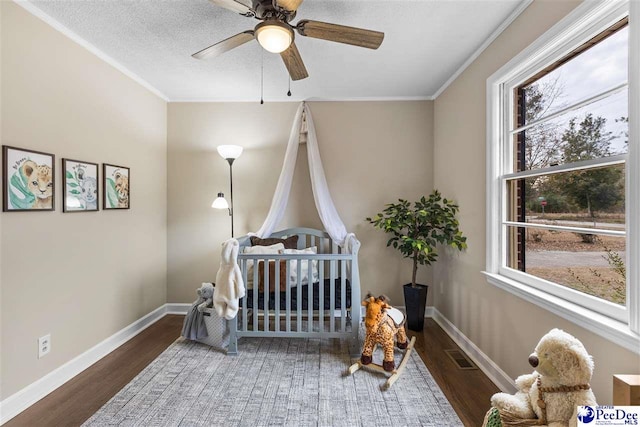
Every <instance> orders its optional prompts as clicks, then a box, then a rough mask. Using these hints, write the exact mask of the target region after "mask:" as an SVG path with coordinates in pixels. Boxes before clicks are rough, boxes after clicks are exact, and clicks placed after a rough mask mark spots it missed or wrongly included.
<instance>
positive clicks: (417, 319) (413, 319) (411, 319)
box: [404, 283, 429, 332]
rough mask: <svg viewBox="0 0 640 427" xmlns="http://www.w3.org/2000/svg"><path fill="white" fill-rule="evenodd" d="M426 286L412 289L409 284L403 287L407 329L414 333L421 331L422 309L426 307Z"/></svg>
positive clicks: (417, 285) (422, 323)
mask: <svg viewBox="0 0 640 427" xmlns="http://www.w3.org/2000/svg"><path fill="white" fill-rule="evenodd" d="M427 289H429V287H428V286H426V285H419V284H417V283H416V287H415V288H414V287H412V286H411V283H408V284H406V285H404V306H405V308H406V310H407V328H409V329H411V330H412V331H415V332H420V331H422V329H423V327H424V309H425V306H426V305H427Z"/></svg>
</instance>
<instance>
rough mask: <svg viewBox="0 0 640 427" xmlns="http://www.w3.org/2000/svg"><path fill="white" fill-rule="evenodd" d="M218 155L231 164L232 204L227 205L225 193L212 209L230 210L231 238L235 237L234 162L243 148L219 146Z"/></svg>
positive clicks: (220, 194) (216, 200) (219, 195)
mask: <svg viewBox="0 0 640 427" xmlns="http://www.w3.org/2000/svg"><path fill="white" fill-rule="evenodd" d="M218 154H220V156H222V158H223V159H225V160H226V161H227V162H229V182H230V190H231V203H227V200H226V199H225V198H224V193H222V192H220V193H218V197H217V198H216V199H215V200H214V201H213V203H212V204H211V207H212V208H216V209H228V210H229V216H230V217H231V237H234V235H233V162H234V160H235V159H237V158H238V157H240V155H241V154H242V147H240V146H239V145H219V146H218Z"/></svg>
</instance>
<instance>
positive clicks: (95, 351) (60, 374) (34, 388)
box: [0, 304, 191, 425]
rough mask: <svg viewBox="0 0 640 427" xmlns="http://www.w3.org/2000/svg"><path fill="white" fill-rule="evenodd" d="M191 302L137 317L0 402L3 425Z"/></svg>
mask: <svg viewBox="0 0 640 427" xmlns="http://www.w3.org/2000/svg"><path fill="white" fill-rule="evenodd" d="M183 305H187V306H189V307H190V306H191V304H164V305H162V306H160V307H158V308H157V309H155V310H153V311H152V312H151V313H149V314H147V315H145V316H144V317H142V318H140V319H138V320H136V321H135V322H133V323H132V324H130V325H129V326H127V327H125V328H123V329H122V330H120V331H118V332H116V333H115V334H113V335H112V336H110V337H109V338H107V339H105V340H104V341H102V342H101V343H99V344H97V345H95V346H94V347H92V348H90V349H89V350H87V351H85V352H84V353H82V354H81V355H79V356H78V357H76V358H74V359H72V360H70V361H69V362H67V363H65V364H64V365H62V366H60V367H59V368H57V369H55V370H54V371H52V372H50V373H49V374H47V375H45V376H44V377H42V378H40V379H39V380H37V381H35V382H34V383H32V384H30V385H28V386H27V387H25V388H23V389H22V390H20V391H18V392H16V393H14V394H12V395H11V396H9V397H7V398H6V399H4V400H3V401H2V402H0V425H1V424H4V423H6V422H7V421H9V420H10V419H12V418H13V417H15V416H16V415H18V414H19V413H20V412H22V411H24V410H25V409H27V408H28V407H30V406H31V405H33V404H34V403H36V402H37V401H38V400H40V399H42V398H43V397H45V396H46V395H48V394H49V393H51V392H52V391H54V390H55V389H57V388H58V387H60V386H61V385H63V384H64V383H66V382H67V381H69V380H70V379H72V378H73V377H75V376H76V375H78V374H79V373H80V372H82V371H84V370H85V369H87V368H88V367H89V366H91V365H93V364H94V363H96V362H97V361H98V360H100V359H102V358H103V357H104V356H106V355H107V354H109V353H111V352H112V351H113V350H115V349H116V348H118V347H120V346H121V345H122V344H124V343H125V342H127V341H129V340H130V339H131V338H133V337H135V336H136V335H138V334H139V333H140V332H142V331H143V330H145V329H146V328H148V327H149V326H151V325H152V324H153V323H155V322H157V321H158V320H160V319H161V318H162V317H164V316H165V315H166V314H173V313H176V314H184V313H186V310H184V311H182V306H183Z"/></svg>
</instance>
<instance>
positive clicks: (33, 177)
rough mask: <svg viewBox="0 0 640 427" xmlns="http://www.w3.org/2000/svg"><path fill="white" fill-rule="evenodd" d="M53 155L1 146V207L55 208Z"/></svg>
mask: <svg viewBox="0 0 640 427" xmlns="http://www.w3.org/2000/svg"><path fill="white" fill-rule="evenodd" d="M55 182H56V180H55V156H54V155H53V154H49V153H42V152H40V151H33V150H26V149H24V148H17V147H9V146H8V145H3V146H2V183H3V184H2V210H3V211H4V212H32V211H53V210H55Z"/></svg>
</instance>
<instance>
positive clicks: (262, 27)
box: [255, 21, 293, 53]
mask: <svg viewBox="0 0 640 427" xmlns="http://www.w3.org/2000/svg"><path fill="white" fill-rule="evenodd" d="M255 33H256V38H257V39H258V43H260V46H262V47H263V48H264V49H265V50H267V51H269V52H272V53H280V52H284V51H285V50H287V49H288V48H289V46H291V42H293V31H292V30H291V28H290V27H289V26H288V25H287V24H284V23H282V22H279V21H265V22H262V23H260V24H258V25H257V26H256V29H255Z"/></svg>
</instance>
